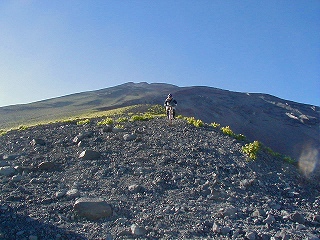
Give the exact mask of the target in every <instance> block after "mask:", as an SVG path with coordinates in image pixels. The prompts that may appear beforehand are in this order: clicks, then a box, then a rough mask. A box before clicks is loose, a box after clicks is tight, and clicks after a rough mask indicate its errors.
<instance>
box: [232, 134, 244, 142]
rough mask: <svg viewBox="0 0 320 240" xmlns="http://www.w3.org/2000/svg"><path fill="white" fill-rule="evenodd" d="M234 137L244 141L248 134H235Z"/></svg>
mask: <svg viewBox="0 0 320 240" xmlns="http://www.w3.org/2000/svg"><path fill="white" fill-rule="evenodd" d="M234 138H235V139H237V140H239V141H244V140H245V139H246V136H245V135H243V134H241V133H240V134H235V135H234Z"/></svg>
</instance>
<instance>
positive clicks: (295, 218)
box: [290, 212, 306, 224]
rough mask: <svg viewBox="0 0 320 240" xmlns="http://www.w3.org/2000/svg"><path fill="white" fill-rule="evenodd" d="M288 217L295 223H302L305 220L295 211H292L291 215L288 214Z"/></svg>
mask: <svg viewBox="0 0 320 240" xmlns="http://www.w3.org/2000/svg"><path fill="white" fill-rule="evenodd" d="M290 219H291V220H292V221H293V222H296V223H300V224H304V223H305V222H306V220H305V218H304V216H303V215H302V214H300V213H298V212H295V213H293V214H292V215H291V216H290Z"/></svg>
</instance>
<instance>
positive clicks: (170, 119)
mask: <svg viewBox="0 0 320 240" xmlns="http://www.w3.org/2000/svg"><path fill="white" fill-rule="evenodd" d="M168 121H169V125H172V121H173V107H172V106H168Z"/></svg>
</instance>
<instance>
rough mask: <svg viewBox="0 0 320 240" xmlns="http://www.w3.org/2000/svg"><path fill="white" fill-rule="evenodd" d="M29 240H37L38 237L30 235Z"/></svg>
mask: <svg viewBox="0 0 320 240" xmlns="http://www.w3.org/2000/svg"><path fill="white" fill-rule="evenodd" d="M29 240H38V237H37V236H33V235H31V236H29Z"/></svg>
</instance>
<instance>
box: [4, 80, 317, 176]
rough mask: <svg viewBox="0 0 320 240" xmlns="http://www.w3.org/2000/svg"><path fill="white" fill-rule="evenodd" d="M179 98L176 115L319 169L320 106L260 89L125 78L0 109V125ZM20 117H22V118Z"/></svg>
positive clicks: (305, 165)
mask: <svg viewBox="0 0 320 240" xmlns="http://www.w3.org/2000/svg"><path fill="white" fill-rule="evenodd" d="M169 92H170V93H172V94H173V95H174V97H175V98H176V99H177V101H178V106H177V114H182V115H184V116H194V117H196V118H198V119H201V120H203V121H204V122H208V123H210V122H217V123H219V124H221V125H222V126H230V127H231V128H232V129H233V131H234V132H236V133H241V134H244V135H245V136H246V137H247V138H248V139H250V140H259V141H261V142H262V143H264V144H265V145H266V146H269V147H271V148H272V149H273V150H275V151H277V152H280V153H282V154H285V155H289V156H290V157H293V158H295V159H296V160H297V161H299V162H301V165H302V166H303V168H305V169H306V171H307V172H313V170H314V169H316V168H319V165H320V164H319V162H320V159H319V158H320V156H319V152H320V134H319V123H320V117H319V116H320V108H319V107H318V106H312V105H307V104H301V103H296V102H293V101H287V100H284V99H280V98H277V97H275V96H272V95H268V94H261V93H240V92H232V91H228V90H222V89H218V88H213V87H206V86H191V87H178V86H175V85H171V84H165V83H151V84H149V83H146V82H142V83H132V82H129V83H125V84H122V85H118V86H115V87H111V88H105V89H100V90H96V91H89V92H83V93H75V94H71V95H67V96H64V97H59V98H53V99H49V100H44V101H40V102H35V103H31V104H26V105H16V106H9V107H2V108H0V128H3V127H5V126H8V124H10V123H12V122H16V123H20V124H23V122H24V121H27V120H34V121H37V120H50V119H52V118H59V117H62V116H63V117H68V116H73V115H76V114H86V113H89V112H98V111H103V110H110V109H116V108H118V107H122V106H129V105H135V104H161V105H162V104H163V101H164V99H165V97H166V96H167V94H168V93H169ZM19 121H20V122H19Z"/></svg>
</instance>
